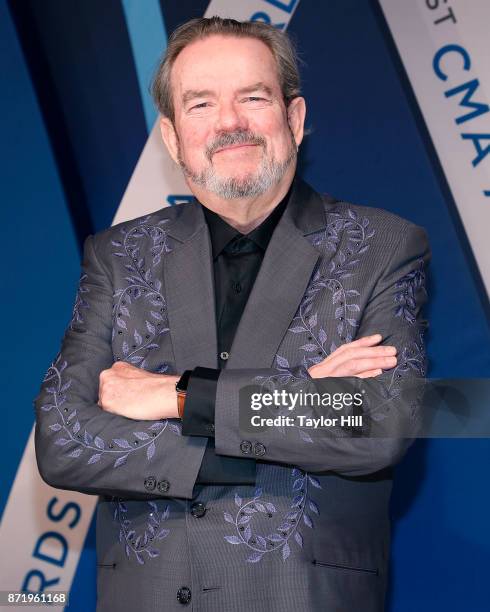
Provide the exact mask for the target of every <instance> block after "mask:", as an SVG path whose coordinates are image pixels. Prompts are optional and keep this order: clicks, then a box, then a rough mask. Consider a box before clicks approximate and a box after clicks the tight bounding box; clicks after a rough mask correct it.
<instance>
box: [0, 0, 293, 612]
mask: <svg viewBox="0 0 490 612" xmlns="http://www.w3.org/2000/svg"><path fill="white" fill-rule="evenodd" d="M298 4H299V0H242V1H241V2H239V3H238V2H232V3H231V2H229V1H228V0H212V1H211V2H210V4H209V6H208V9H207V10H206V13H205V16H206V17H210V16H213V15H219V16H222V17H233V18H235V19H238V20H242V21H243V20H248V19H251V18H254V19H256V20H262V21H268V22H270V23H273V24H275V25H279V24H280V27H281V29H285V28H286V27H287V26H288V24H289V21H290V19H291V17H292V15H293V12H294V10H295V9H296V7H297V6H298ZM188 192H189V190H188V187H187V186H186V184H185V182H184V180H183V178H182V175H181V172H180V169H178V168H177V167H175V166H174V164H173V162H172V161H171V159H170V157H169V156H168V154H167V152H166V150H165V149H164V144H163V142H162V140H161V137H160V131H159V128H158V121H157V122H156V123H155V125H154V127H153V129H152V131H151V133H150V136H149V138H148V141H147V143H146V145H145V147H144V149H143V152H142V154H141V156H140V159H139V161H138V163H137V165H136V168H135V170H134V173H133V176H132V177H131V180H130V182H129V185H128V188H127V189H126V192H125V194H124V196H123V199H122V201H121V204H120V206H119V208H118V211H117V213H116V215H115V217H114V220H113V223H112V225H114V224H115V223H119V222H121V221H125V220H128V219H132V218H134V217H139V216H140V215H144V214H147V213H150V212H154V211H155V210H158V209H159V208H162V206H166V205H167V198H168V196H170V195H183V194H188ZM60 452H61V451H60ZM97 499H98V498H97V497H96V496H95V495H84V494H82V493H77V492H75V491H65V490H60V489H54V488H52V487H50V486H48V485H47V484H46V483H45V482H44V481H43V480H42V479H41V477H40V475H39V472H38V469H37V464H36V458H35V452H34V428H33V429H32V431H31V435H30V436H29V440H28V442H27V445H26V449H25V451H24V454H23V457H22V460H21V462H20V463H19V468H18V470H17V474H16V477H15V480H14V483H13V485H12V488H11V491H10V495H9V498H8V500H7V504H6V506H5V510H4V513H3V517H2V524H1V527H0V550H1V551H2V554H1V555H0V590H14V589H17V590H19V589H21V588H22V586H23V584H24V582H25V579H26V576H28V574H29V572H34V573H33V574H31V579H30V581H29V586H28V587H27V588H29V589H30V590H32V591H36V590H37V589H40V590H42V589H43V588H44V590H46V591H50V590H57V591H69V590H70V588H71V585H72V582H73V577H74V575H75V572H76V569H77V565H78V561H79V558H80V555H81V552H82V550H83V544H84V541H85V538H86V535H87V531H88V529H89V526H90V522H91V519H92V516H93V513H94V511H95V508H96V503H97ZM53 500H56V501H53ZM50 504H51V505H50ZM48 507H49V508H50V510H49V513H50V514H51V518H50V516H49V514H48ZM53 517H55V518H53ZM56 517H62V518H63V517H64V518H63V520H59V521H57V520H56ZM70 524H72V526H71V527H70ZM36 543H38V549H37V553H36V550H35V547H36ZM64 555H66V556H64ZM56 560H60V564H59V565H57V564H56ZM36 572H37V573H36ZM50 580H53V581H55V582H52V583H51V584H50V583H49V582H48V581H50ZM16 608H17V606H16V607H15V609H16ZM11 609H14V608H13V607H12V608H11ZM52 609H62V607H61V606H52Z"/></svg>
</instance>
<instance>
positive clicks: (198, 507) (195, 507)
mask: <svg viewBox="0 0 490 612" xmlns="http://www.w3.org/2000/svg"><path fill="white" fill-rule="evenodd" d="M206 510H207V508H206V506H205V505H204V504H203V503H202V502H196V503H195V504H192V506H191V514H192V516H193V517H194V518H201V516H204V515H205V514H206Z"/></svg>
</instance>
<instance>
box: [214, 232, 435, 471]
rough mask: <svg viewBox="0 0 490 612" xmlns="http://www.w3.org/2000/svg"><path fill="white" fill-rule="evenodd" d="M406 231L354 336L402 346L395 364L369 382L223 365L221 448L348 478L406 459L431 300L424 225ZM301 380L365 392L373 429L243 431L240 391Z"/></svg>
mask: <svg viewBox="0 0 490 612" xmlns="http://www.w3.org/2000/svg"><path fill="white" fill-rule="evenodd" d="M404 229H405V232H404V235H403V236H402V237H401V238H400V240H399V242H398V244H397V247H396V248H395V249H394V252H393V253H392V254H390V255H389V256H388V257H387V261H388V263H387V265H386V269H385V270H383V272H382V273H381V274H380V276H379V279H378V281H377V283H376V285H375V287H374V289H373V291H372V293H371V295H370V298H369V301H368V303H367V304H366V306H365V309H364V312H363V314H362V317H361V319H360V323H359V327H358V328H357V333H356V337H362V336H368V335H371V334H375V333H380V334H382V336H383V340H382V344H386V345H394V346H396V348H397V358H398V361H397V365H396V366H395V367H394V368H392V369H390V370H384V371H383V373H382V374H380V375H379V376H377V377H374V378H369V379H361V378H358V377H344V378H342V377H338V378H329V377H326V378H318V379H313V378H311V376H310V375H309V373H308V372H307V370H306V368H304V366H297V367H295V368H282V367H281V368H276V369H253V368H251V369H236V370H226V369H225V370H223V371H222V372H221V375H220V377H219V380H218V387H217V394H216V407H215V444H216V452H217V453H221V454H224V455H231V456H236V457H249V458H251V459H260V460H262V461H269V462H274V463H283V464H288V465H295V466H297V467H299V468H301V469H303V470H306V471H310V472H324V471H334V472H337V473H339V474H341V475H345V476H358V475H364V474H369V473H373V472H376V471H378V470H381V469H383V468H386V467H389V466H392V465H394V464H396V463H397V462H398V461H399V460H400V459H401V458H402V456H403V455H404V453H405V451H406V450H407V449H408V447H409V446H410V444H411V442H412V440H413V438H414V437H416V434H417V431H419V430H418V427H419V425H420V422H421V420H422V418H421V412H422V402H423V400H422V398H423V391H424V380H425V378H424V377H425V373H426V353H425V346H424V341H423V332H424V331H425V329H426V327H427V326H428V323H427V321H426V320H425V319H423V318H422V307H423V305H424V304H425V302H426V299H427V294H426V289H425V282H424V281H425V268H426V265H427V263H428V262H429V260H430V247H429V243H428V239H427V235H426V232H425V230H423V228H421V227H419V226H416V225H413V224H407V227H406V228H404ZM301 379H302V382H301V385H300V388H301V389H302V390H304V391H306V392H317V393H320V394H321V393H326V392H328V391H329V390H330V391H332V392H337V391H342V390H343V391H344V392H347V391H349V392H351V393H356V392H357V393H361V394H362V396H363V398H364V402H363V406H362V411H363V414H364V417H363V418H364V423H366V416H368V423H369V426H368V428H367V431H368V433H367V434H361V435H359V434H356V429H355V428H349V427H340V428H339V427H336V428H329V427H323V428H319V429H318V430H312V429H311V428H310V429H309V430H308V429H306V428H301V427H300V428H298V427H296V426H295V427H288V426H285V427H277V426H270V427H267V428H264V429H257V430H256V431H255V430H253V429H252V428H251V427H250V426H248V427H247V428H246V429H245V427H244V426H243V414H244V404H243V399H242V408H241V412H240V410H239V397H240V389H242V398H243V389H245V388H252V390H254V391H257V381H261V380H262V381H263V380H268V381H270V380H275V381H276V384H275V386H274V388H275V389H277V390H279V391H280V390H281V389H286V388H287V391H288V392H291V391H294V390H295V389H294V388H292V386H291V380H293V381H296V382H297V381H298V380H301ZM247 397H249V396H247ZM352 410H353V409H352ZM334 412H335V410H331V409H329V410H326V411H325V413H326V415H327V416H328V417H332V416H340V414H339V413H336V414H333V413H334ZM341 414H342V415H345V414H346V412H345V411H343V412H342V413H341ZM353 414H355V413H354V412H353ZM240 418H241V419H242V421H241V426H240ZM248 424H250V420H249V421H248Z"/></svg>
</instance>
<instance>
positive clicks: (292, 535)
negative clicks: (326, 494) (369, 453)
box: [223, 468, 322, 563]
mask: <svg viewBox="0 0 490 612" xmlns="http://www.w3.org/2000/svg"><path fill="white" fill-rule="evenodd" d="M290 475H291V504H290V507H289V510H288V511H287V512H286V514H284V515H281V516H279V515H278V513H277V509H276V507H275V506H274V504H272V503H271V502H268V501H265V500H264V499H262V489H261V488H260V487H257V489H256V490H255V493H254V496H253V497H252V499H250V500H248V501H245V500H243V499H242V498H241V497H240V496H239V495H238V493H235V506H236V510H235V512H234V513H230V512H224V513H223V516H224V519H225V521H226V522H227V523H230V525H232V526H233V528H234V531H233V532H232V533H231V534H230V535H226V536H224V538H225V540H226V541H227V542H228V543H229V544H233V545H240V546H243V547H245V548H246V549H247V551H248V557H247V558H246V561H247V563H258V562H260V561H261V559H262V558H263V557H264V555H268V554H270V553H277V554H279V555H280V557H281V558H282V560H283V561H286V560H287V559H288V558H289V556H290V555H291V551H292V549H293V548H294V547H295V546H297V547H299V548H302V547H303V541H304V537H303V533H302V530H303V529H304V528H305V527H306V528H308V529H313V528H314V519H313V518H312V515H313V514H317V515H319V514H320V511H319V509H318V506H317V504H316V503H315V502H314V501H313V500H312V499H311V498H310V497H309V493H308V489H309V487H315V488H317V489H321V488H322V487H321V485H320V482H319V481H318V479H317V478H315V477H314V476H311V475H310V474H308V473H307V472H304V471H302V470H300V469H298V468H294V469H293V470H291V474H290ZM259 515H261V516H262V517H264V516H267V517H268V518H269V519H272V520H271V525H272V526H271V529H270V531H269V532H268V533H265V532H263V533H259V532H258V531H256V529H254V519H256V518H257V517H258V516H259Z"/></svg>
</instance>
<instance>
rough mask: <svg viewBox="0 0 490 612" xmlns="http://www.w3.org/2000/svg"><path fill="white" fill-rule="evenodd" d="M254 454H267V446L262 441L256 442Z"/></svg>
mask: <svg viewBox="0 0 490 612" xmlns="http://www.w3.org/2000/svg"><path fill="white" fill-rule="evenodd" d="M254 455H258V456H259V457H260V456H261V455H265V446H264V445H263V444H262V443H261V442H256V443H255V444H254Z"/></svg>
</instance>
